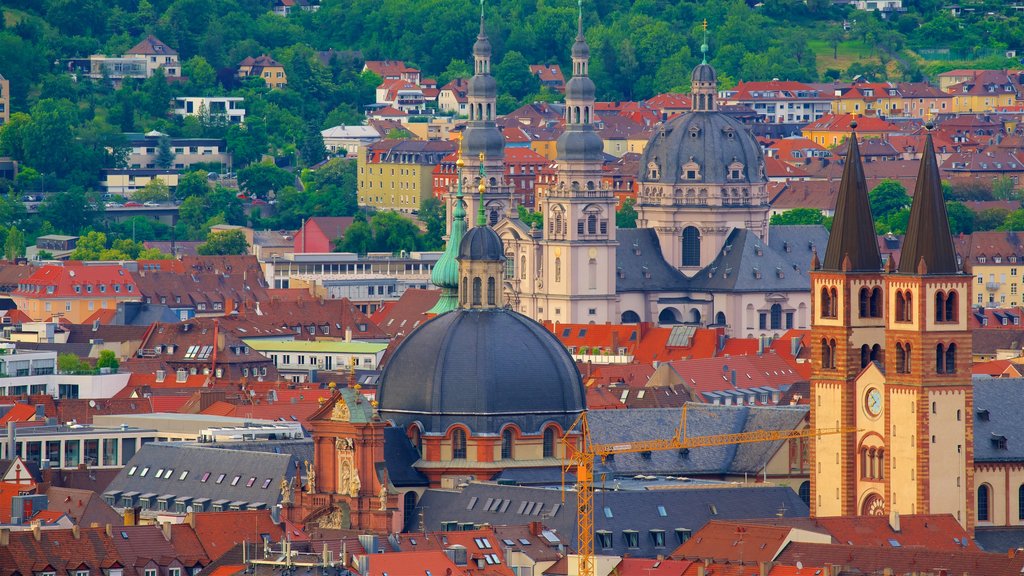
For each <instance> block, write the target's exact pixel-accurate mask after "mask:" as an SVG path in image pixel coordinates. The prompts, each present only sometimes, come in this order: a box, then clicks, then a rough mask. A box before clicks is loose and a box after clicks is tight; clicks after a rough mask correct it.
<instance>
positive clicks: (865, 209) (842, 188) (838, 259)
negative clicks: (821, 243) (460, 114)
mask: <svg viewBox="0 0 1024 576" xmlns="http://www.w3.org/2000/svg"><path fill="white" fill-rule="evenodd" d="M849 142H850V145H849V147H848V152H847V155H846V165H845V166H844V168H843V179H842V182H840V184H839V197H838V198H837V199H836V211H835V219H834V220H833V224H832V234H830V236H829V243H828V248H827V249H826V250H825V254H824V256H825V257H824V258H823V259H822V262H821V267H822V269H823V270H830V271H833V272H839V271H843V270H845V269H846V265H847V259H849V262H848V263H849V266H850V270H851V271H870V272H878V271H879V270H881V269H882V257H881V255H880V254H879V253H878V243H877V242H876V241H875V236H876V234H875V223H874V220H873V219H872V218H871V206H870V204H869V203H868V187H867V183H866V182H865V180H864V167H863V165H861V159H860V146H858V142H857V135H856V134H852V135H851V136H850V140H849Z"/></svg>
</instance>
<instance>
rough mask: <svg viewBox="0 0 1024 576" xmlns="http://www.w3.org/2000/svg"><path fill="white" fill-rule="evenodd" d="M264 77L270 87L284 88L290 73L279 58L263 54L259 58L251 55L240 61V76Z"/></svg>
mask: <svg viewBox="0 0 1024 576" xmlns="http://www.w3.org/2000/svg"><path fill="white" fill-rule="evenodd" d="M254 76H255V77H259V78H263V81H264V82H266V83H267V86H268V87H270V88H284V87H285V86H287V85H288V75H287V74H286V73H285V71H284V66H282V65H281V64H280V63H279V62H278V61H277V60H274V59H273V58H271V57H270V56H267V55H266V54H263V55H262V56H260V57H258V58H253V57H252V56H249V57H248V58H246V59H245V60H242V61H241V62H239V63H238V77H239V78H252V77H254Z"/></svg>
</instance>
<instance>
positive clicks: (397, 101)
mask: <svg viewBox="0 0 1024 576" xmlns="http://www.w3.org/2000/svg"><path fill="white" fill-rule="evenodd" d="M376 102H377V104H378V105H379V106H388V107H391V108H394V109H395V110H399V111H401V112H404V113H406V114H414V115H418V114H424V113H426V102H427V99H426V97H425V96H424V94H423V89H422V88H420V87H419V86H417V85H416V84H413V83H412V82H409V81H408V80H402V79H396V80H385V81H384V82H382V83H381V85H380V86H377V99H376Z"/></svg>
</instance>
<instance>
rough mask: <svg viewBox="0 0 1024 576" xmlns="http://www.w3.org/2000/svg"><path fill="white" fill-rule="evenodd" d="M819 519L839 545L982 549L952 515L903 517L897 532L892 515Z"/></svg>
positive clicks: (975, 550) (969, 550)
mask: <svg viewBox="0 0 1024 576" xmlns="http://www.w3.org/2000/svg"><path fill="white" fill-rule="evenodd" d="M817 520H818V524H819V525H820V526H821V527H823V528H825V529H826V530H828V532H829V533H830V534H831V535H832V537H833V538H835V539H836V540H837V541H838V542H840V543H846V544H852V545H854V546H879V547H894V546H893V542H897V543H899V545H900V547H914V546H916V547H921V548H927V549H928V550H942V551H951V552H956V551H962V552H978V551H980V550H981V549H980V548H978V546H977V545H976V544H975V543H974V540H973V539H972V538H971V537H970V535H969V534H967V532H966V531H965V530H964V529H963V527H961V526H960V523H959V522H957V521H956V518H954V517H953V516H952V515H950V514H912V515H906V516H900V519H899V521H900V524H899V530H898V531H897V530H893V528H892V526H891V524H890V520H889V517H888V516H833V517H826V518H821V517H819V518H818V519H817ZM954 539H956V542H954ZM964 543H966V545H965V544H964Z"/></svg>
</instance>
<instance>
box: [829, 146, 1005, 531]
mask: <svg viewBox="0 0 1024 576" xmlns="http://www.w3.org/2000/svg"><path fill="white" fill-rule="evenodd" d="M875 239H876V236H875V228H874V222H873V220H872V217H871V208H870V205H869V203H868V190H867V185H866V184H865V180H864V171H863V167H862V165H861V159H860V150H859V146H858V143H857V138H856V135H853V136H852V137H851V138H850V146H849V150H848V154H847V159H846V165H845V167H844V171H843V177H842V182H841V184H840V191H839V196H838V199H837V203H836V211H835V219H834V221H833V225H832V235H831V237H830V238H829V240H828V246H827V249H826V250H825V257H824V260H820V261H819V260H818V258H817V256H815V261H814V263H813V264H812V268H813V270H812V271H811V279H812V280H811V281H812V284H811V286H812V288H811V293H812V294H813V295H814V299H813V306H812V309H813V319H812V331H811V340H812V344H811V345H812V354H813V362H814V373H813V376H812V379H811V427H816V426H822V427H832V426H835V427H842V428H845V429H847V430H850V431H851V432H850V433H847V434H842V435H835V436H821V437H818V438H817V439H816V440H815V442H813V443H812V449H811V462H812V470H811V503H810V508H811V514H812V516H840V515H842V516H851V515H895V514H952V515H953V516H954V517H956V519H957V520H958V521H959V522H960V523H961V524H962V525H963V526H964V528H966V529H967V530H969V531H971V532H972V533H973V529H974V526H975V517H974V516H975V514H974V511H975V506H974V495H975V491H974V483H975V478H974V432H973V421H974V402H973V387H972V382H971V369H970V360H971V344H972V342H971V333H970V329H969V328H968V323H967V322H968V316H969V315H970V308H969V306H970V302H971V282H970V280H971V276H970V275H968V274H964V273H963V271H962V270H961V269H960V262H959V261H958V258H957V255H956V252H955V251H954V245H953V238H952V235H951V233H950V230H949V223H948V221H947V218H946V207H945V202H944V200H943V196H942V185H941V180H940V177H939V169H938V163H937V162H936V160H935V150H934V147H933V145H932V138H931V134H929V135H928V136H927V138H926V141H925V147H924V152H923V155H922V160H921V166H920V170H919V172H918V177H917V185H916V189H915V190H914V199H913V203H912V205H911V208H910V220H909V224H908V227H907V234H906V237H905V240H904V243H903V250H902V253H901V255H900V259H899V263H898V265H896V263H895V262H894V261H893V259H892V258H890V259H888V260H887V261H886V262H885V263H884V264H883V262H882V258H881V256H880V255H879V251H878V245H877V243H876V241H875ZM1007 501H1009V496H1007Z"/></svg>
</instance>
